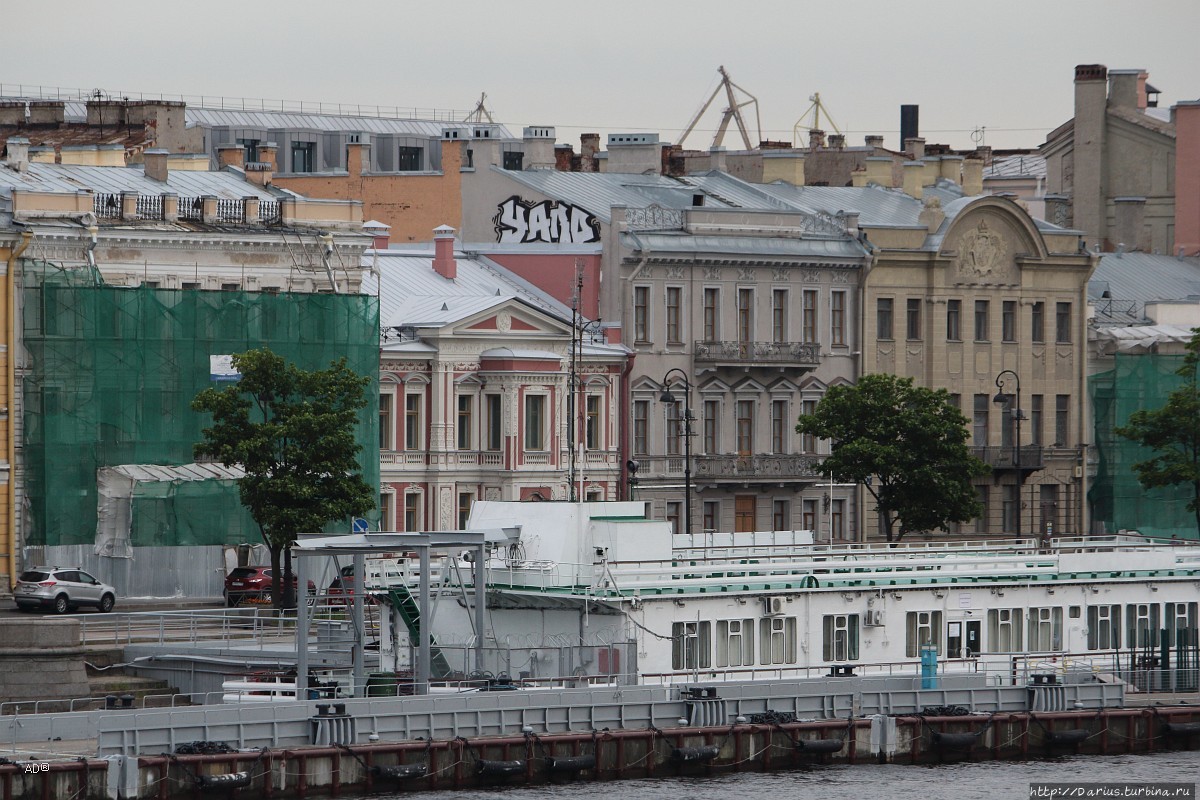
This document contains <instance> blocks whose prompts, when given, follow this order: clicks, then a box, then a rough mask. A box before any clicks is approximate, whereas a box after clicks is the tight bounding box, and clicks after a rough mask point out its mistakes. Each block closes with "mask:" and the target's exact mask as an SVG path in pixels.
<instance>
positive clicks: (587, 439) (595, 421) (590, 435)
mask: <svg viewBox="0 0 1200 800" xmlns="http://www.w3.org/2000/svg"><path fill="white" fill-rule="evenodd" d="M584 402H585V403H586V413H587V420H586V422H585V423H584V442H583V445H584V447H586V448H587V449H588V450H599V449H600V448H601V446H602V445H601V444H600V395H598V394H589V395H588V396H587V400H585V401H584Z"/></svg>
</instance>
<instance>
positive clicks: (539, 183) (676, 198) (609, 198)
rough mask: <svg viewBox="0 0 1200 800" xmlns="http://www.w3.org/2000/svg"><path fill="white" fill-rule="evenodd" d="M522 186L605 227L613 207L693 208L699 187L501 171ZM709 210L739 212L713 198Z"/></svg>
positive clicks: (641, 178)
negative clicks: (574, 208) (585, 213)
mask: <svg viewBox="0 0 1200 800" xmlns="http://www.w3.org/2000/svg"><path fill="white" fill-rule="evenodd" d="M492 169H495V170H497V171H498V172H501V173H503V174H504V175H506V176H508V177H510V178H512V179H513V180H514V181H516V182H518V183H522V184H525V185H526V186H528V187H529V188H530V189H533V190H534V191H537V192H541V193H542V194H544V195H547V196H549V197H553V198H556V199H558V200H563V201H566V202H568V203H570V204H572V205H576V206H579V207H581V208H583V209H585V210H587V211H589V212H590V213H592V214H594V215H595V216H596V217H597V218H598V219H600V220H602V221H603V222H605V223H608V222H611V221H612V207H613V206H627V207H629V208H645V207H646V206H651V205H657V206H660V207H662V208H672V209H684V208H692V198H693V196H694V195H695V194H696V190H695V187H694V186H692V185H689V184H685V183H683V182H681V181H678V180H675V179H673V178H668V177H666V176H663V175H631V174H623V173H616V172H559V171H557V170H529V171H518V170H501V169H499V168H498V167H492ZM710 197H711V200H710V199H706V200H705V205H706V206H708V207H717V208H737V207H738V206H737V205H735V204H733V203H731V202H723V201H722V200H721V199H719V198H717V197H715V196H711V195H710Z"/></svg>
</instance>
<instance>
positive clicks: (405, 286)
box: [362, 248, 571, 328]
mask: <svg viewBox="0 0 1200 800" xmlns="http://www.w3.org/2000/svg"><path fill="white" fill-rule="evenodd" d="M454 255H455V262H456V265H457V270H456V275H455V278H454V280H450V279H449V278H444V277H442V276H441V275H439V274H438V273H437V272H435V271H434V269H433V251H432V249H425V248H411V249H410V248H406V249H404V250H397V251H393V250H378V251H373V252H368V253H367V254H366V255H365V256H364V258H363V267H364V268H366V267H368V266H370V265H371V264H372V262H373V261H374V260H375V258H376V257H378V270H379V278H378V283H377V282H376V279H375V278H374V277H371V278H369V279H365V280H364V281H363V289H362V291H363V293H364V294H374V293H375V291H376V287H378V292H379V319H380V322H381V324H382V325H383V326H384V327H389V328H390V327H395V326H399V325H434V326H440V325H447V324H449V323H451V322H454V321H455V320H458V319H462V318H464V317H467V316H470V315H472V314H475V313H478V312H480V311H483V310H486V309H488V308H491V307H492V306H495V305H499V304H502V303H505V302H508V301H510V300H514V299H515V300H519V301H521V302H524V303H526V304H528V305H531V306H533V307H535V308H537V309H538V310H540V311H542V312H544V313H546V314H549V315H551V316H553V317H556V318H558V319H560V320H563V321H567V320H570V318H571V310H570V309H569V308H567V307H566V306H565V305H563V304H562V303H560V302H559V301H557V300H555V299H554V298H553V297H551V296H550V295H548V294H546V293H545V292H543V291H541V290H539V289H536V288H535V287H533V286H532V285H531V284H529V283H527V282H525V281H521V280H519V279H517V278H516V276H514V275H512V274H511V273H510V272H508V270H505V269H504V268H503V267H501V266H499V265H497V264H494V263H492V262H490V261H488V260H487V259H484V258H482V257H480V256H473V255H472V256H468V255H465V254H463V253H461V252H457V253H455V254H454Z"/></svg>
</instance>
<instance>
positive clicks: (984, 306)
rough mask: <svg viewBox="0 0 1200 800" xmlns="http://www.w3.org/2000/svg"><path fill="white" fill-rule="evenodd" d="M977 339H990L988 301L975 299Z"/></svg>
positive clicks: (978, 340) (982, 340) (984, 340)
mask: <svg viewBox="0 0 1200 800" xmlns="http://www.w3.org/2000/svg"><path fill="white" fill-rule="evenodd" d="M975 341H977V342H986V341H988V301H987V300H976V301H975Z"/></svg>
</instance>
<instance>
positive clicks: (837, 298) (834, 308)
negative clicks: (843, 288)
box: [829, 292, 846, 346]
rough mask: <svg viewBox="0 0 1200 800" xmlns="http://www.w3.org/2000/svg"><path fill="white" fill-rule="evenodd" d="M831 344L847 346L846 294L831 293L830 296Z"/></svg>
mask: <svg viewBox="0 0 1200 800" xmlns="http://www.w3.org/2000/svg"><path fill="white" fill-rule="evenodd" d="M829 329H830V335H829V343H830V344H832V345H835V346H836V345H844V344H846V293H845V292H830V294H829Z"/></svg>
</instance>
